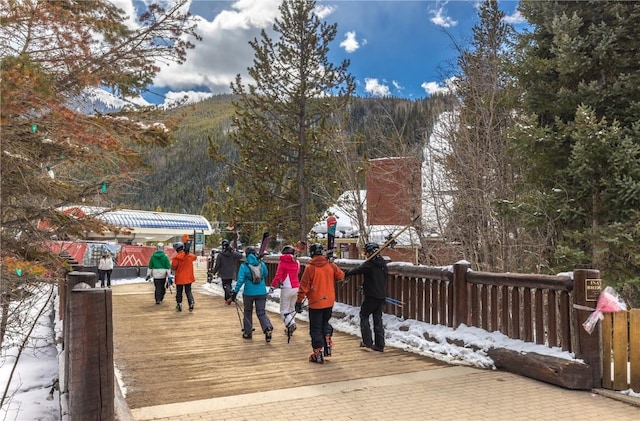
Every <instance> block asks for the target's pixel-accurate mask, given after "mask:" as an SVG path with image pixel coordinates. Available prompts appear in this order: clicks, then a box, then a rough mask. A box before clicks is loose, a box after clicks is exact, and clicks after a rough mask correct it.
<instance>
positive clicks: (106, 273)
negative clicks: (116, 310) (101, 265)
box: [98, 270, 113, 288]
mask: <svg viewBox="0 0 640 421" xmlns="http://www.w3.org/2000/svg"><path fill="white" fill-rule="evenodd" d="M111 272H113V271H112V270H98V279H99V280H100V286H101V287H103V288H104V280H105V278H106V280H107V286H108V287H110V286H111Z"/></svg>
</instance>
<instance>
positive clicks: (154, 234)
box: [64, 206, 213, 243]
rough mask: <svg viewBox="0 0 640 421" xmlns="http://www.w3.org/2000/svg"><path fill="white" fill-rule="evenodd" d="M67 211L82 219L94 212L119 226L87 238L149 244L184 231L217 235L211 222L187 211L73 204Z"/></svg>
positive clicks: (89, 235) (104, 220)
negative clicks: (144, 209)
mask: <svg viewBox="0 0 640 421" xmlns="http://www.w3.org/2000/svg"><path fill="white" fill-rule="evenodd" d="M64 212H65V213H68V214H72V215H75V216H77V217H79V218H81V217H82V216H84V215H91V216H93V217H94V218H98V219H100V220H101V221H103V222H105V223H106V224H110V225H113V226H115V227H118V230H117V232H114V231H107V232H103V233H95V232H91V233H88V234H87V236H86V238H85V239H86V240H102V241H109V240H111V241H118V242H127V243H146V242H152V241H168V240H170V239H172V238H174V237H177V238H179V237H180V236H182V235H183V234H193V233H194V232H196V233H199V234H200V233H201V234H204V235H211V234H213V229H212V228H211V224H210V223H209V221H208V220H207V219H206V218H205V217H204V216H201V215H189V214H185V213H167V212H152V211H141V210H130V209H117V210H109V209H108V208H99V207H88V206H72V207H68V208H65V209H64Z"/></svg>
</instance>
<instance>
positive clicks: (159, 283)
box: [153, 279, 167, 303]
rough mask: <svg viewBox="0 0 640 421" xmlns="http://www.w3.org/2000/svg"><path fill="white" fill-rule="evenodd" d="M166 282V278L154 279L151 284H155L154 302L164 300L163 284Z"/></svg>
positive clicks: (164, 289) (164, 290)
mask: <svg viewBox="0 0 640 421" xmlns="http://www.w3.org/2000/svg"><path fill="white" fill-rule="evenodd" d="M166 283H167V280H166V279H154V280H153V284H154V285H155V286H156V290H155V297H156V303H161V302H162V300H164V294H166V292H167V290H166V288H165V284H166Z"/></svg>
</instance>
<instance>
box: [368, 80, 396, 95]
mask: <svg viewBox="0 0 640 421" xmlns="http://www.w3.org/2000/svg"><path fill="white" fill-rule="evenodd" d="M364 83H365V85H364V90H365V91H366V92H367V93H369V94H371V95H373V96H382V97H384V96H390V95H391V92H390V91H389V87H388V86H387V85H383V84H381V83H380V82H378V79H373V78H366V79H365V80H364Z"/></svg>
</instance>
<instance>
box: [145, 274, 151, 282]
mask: <svg viewBox="0 0 640 421" xmlns="http://www.w3.org/2000/svg"><path fill="white" fill-rule="evenodd" d="M145 281H147V282H151V274H149V275H147V277H146V278H145Z"/></svg>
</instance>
